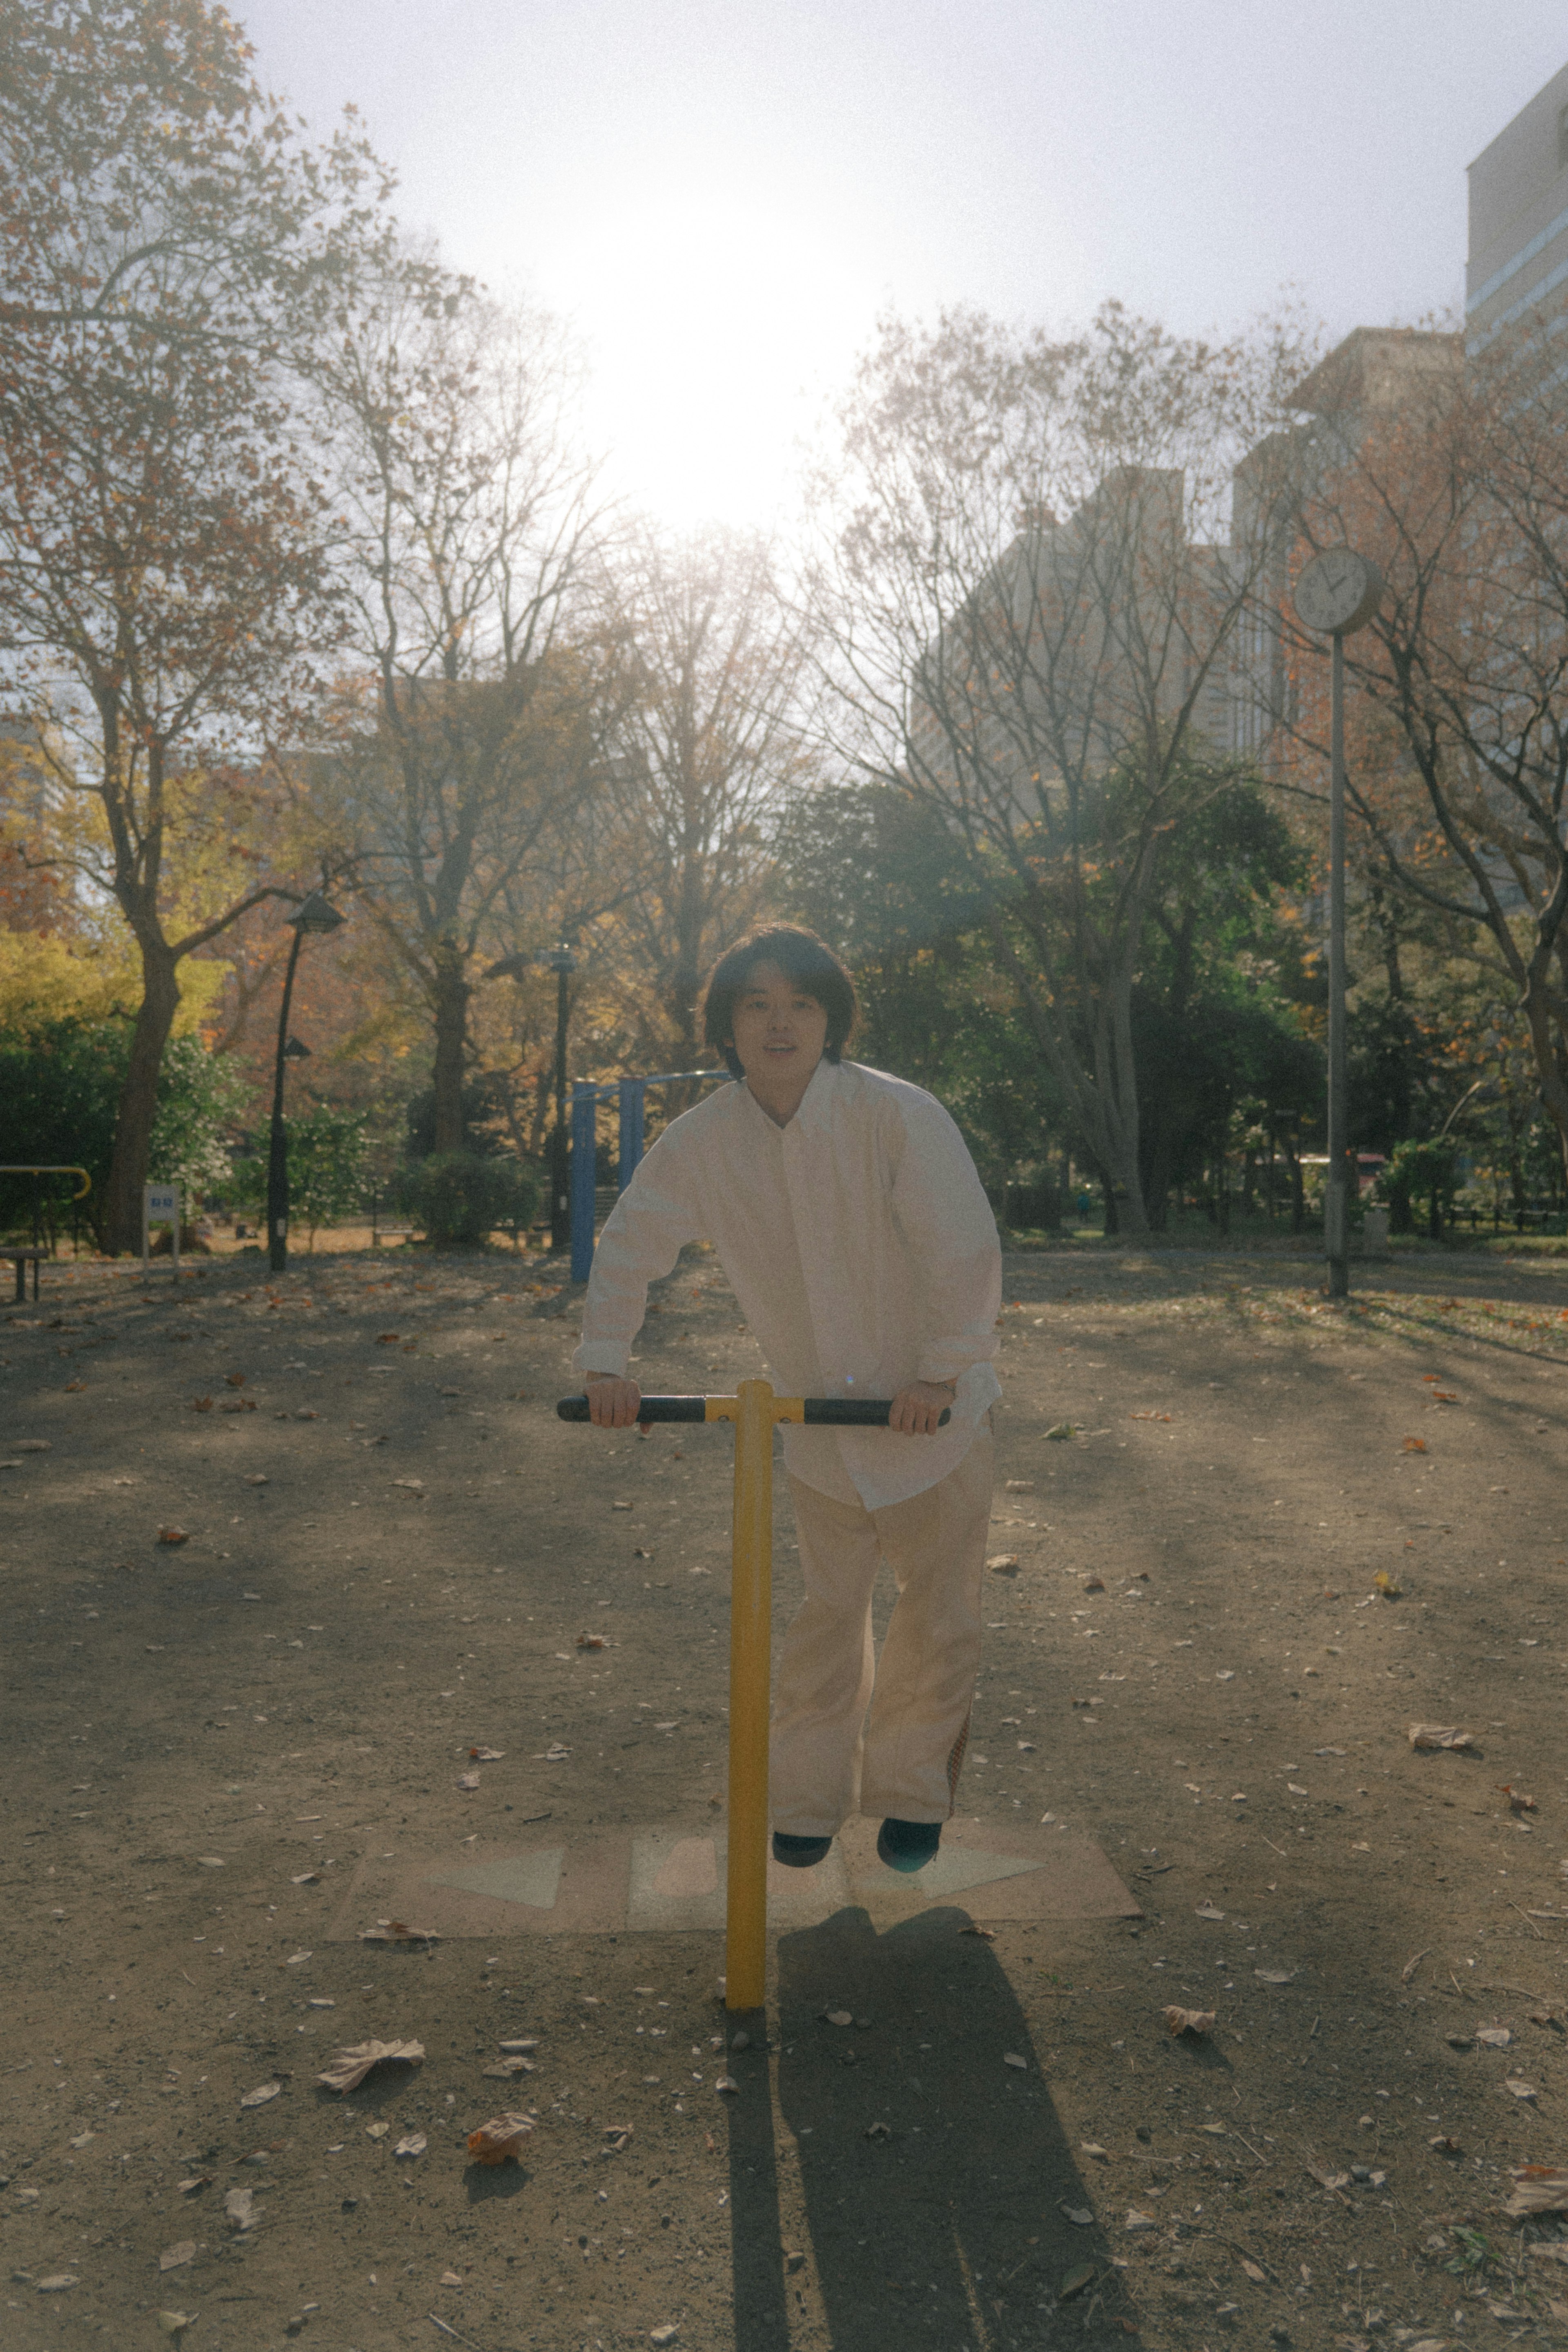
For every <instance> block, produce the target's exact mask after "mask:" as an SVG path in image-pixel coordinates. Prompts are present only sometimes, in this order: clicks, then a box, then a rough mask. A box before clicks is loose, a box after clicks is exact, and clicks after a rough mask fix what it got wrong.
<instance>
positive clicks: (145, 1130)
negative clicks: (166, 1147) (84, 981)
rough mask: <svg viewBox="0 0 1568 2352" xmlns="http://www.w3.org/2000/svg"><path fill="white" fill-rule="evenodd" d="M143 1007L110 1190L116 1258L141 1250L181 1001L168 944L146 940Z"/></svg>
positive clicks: (111, 1246) (107, 1211) (108, 1240)
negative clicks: (165, 1075) (167, 1060)
mask: <svg viewBox="0 0 1568 2352" xmlns="http://www.w3.org/2000/svg"><path fill="white" fill-rule="evenodd" d="M179 1002H180V983H179V982H178V980H177V979H176V977H175V958H174V957H173V956H172V954H171V953H170V951H169V950H168V949H167V948H166V947H165V946H164V944H163V942H162V940H149V939H145V938H144V939H143V940H141V1005H140V1006H139V1008H138V1010H137V1014H136V1026H135V1028H134V1030H133V1031H132V1032H131V1062H130V1066H129V1067H128V1068H127V1070H126V1073H125V1084H124V1086H123V1087H121V1088H120V1111H119V1116H118V1117H117V1118H116V1120H115V1126H114V1150H113V1152H112V1153H111V1155H110V1162H109V1179H108V1181H107V1183H106V1185H105V1187H104V1195H105V1200H104V1242H105V1245H106V1247H107V1248H108V1251H109V1254H110V1256H111V1257H120V1256H121V1255H123V1254H124V1253H126V1252H127V1251H129V1252H131V1253H132V1254H134V1253H135V1252H137V1251H139V1250H140V1249H141V1187H142V1186H143V1185H144V1184H145V1183H146V1181H147V1167H148V1158H149V1153H150V1151H151V1149H152V1121H153V1118H154V1117H155V1116H156V1113H157V1109H158V1073H159V1071H160V1069H161V1068H162V1063H163V1048H164V1046H165V1045H167V1044H168V1042H169V1031H170V1029H171V1028H172V1025H173V1020H174V1013H175V1011H176V1008H177V1007H178V1005H179Z"/></svg>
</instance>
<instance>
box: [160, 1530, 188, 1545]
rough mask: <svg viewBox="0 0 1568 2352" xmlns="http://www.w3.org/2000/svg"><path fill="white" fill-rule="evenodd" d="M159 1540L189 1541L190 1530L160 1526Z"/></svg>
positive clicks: (170, 1541) (171, 1541)
mask: <svg viewBox="0 0 1568 2352" xmlns="http://www.w3.org/2000/svg"><path fill="white" fill-rule="evenodd" d="M158 1540H159V1542H160V1543H161V1544H183V1543H189V1542H190V1540H191V1535H190V1530H189V1528H159V1530H158Z"/></svg>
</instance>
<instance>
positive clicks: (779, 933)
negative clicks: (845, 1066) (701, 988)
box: [703, 923, 860, 1078]
mask: <svg viewBox="0 0 1568 2352" xmlns="http://www.w3.org/2000/svg"><path fill="white" fill-rule="evenodd" d="M759 963H772V964H777V965H778V967H779V971H781V972H782V973H783V974H784V976H785V978H786V979H787V980H792V981H793V982H794V983H795V985H796V987H797V988H799V989H800V990H801V991H802V992H803V993H804V994H805V995H807V996H811V997H815V999H816V1001H817V1003H819V1004H820V1005H821V1008H822V1010H823V1012H824V1013H826V1014H827V1016H828V1036H827V1043H826V1044H825V1045H824V1046H823V1048H822V1059H823V1060H824V1061H825V1062H836V1061H838V1060H839V1059H840V1057H841V1055H842V1053H843V1050H844V1047H845V1046H846V1045H848V1044H849V1041H850V1039H851V1037H852V1035H853V1034H854V1025H855V1022H856V1020H857V1018H858V1017H859V1013H860V1005H859V1003H858V1001H857V1000H856V996H855V984H854V982H853V981H852V979H851V978H850V976H849V973H848V972H847V971H845V970H844V968H843V965H842V964H841V962H840V961H839V960H838V957H837V956H836V955H835V954H834V953H833V951H832V950H831V948H830V947H826V946H824V944H823V942H822V941H821V940H820V939H818V938H817V936H816V934H815V932H813V931H803V930H800V929H799V928H798V927H797V926H796V925H795V924H793V923H769V924H767V925H765V926H763V927H762V928H761V929H758V930H755V931H751V932H749V933H748V934H747V937H746V938H745V939H743V940H740V941H738V943H737V945H736V946H735V947H732V948H731V949H730V950H729V953H728V954H727V955H723V956H720V958H719V960H718V961H717V963H716V964H715V966H714V968H713V970H712V971H711V972H710V973H709V974H708V983H707V988H706V992H705V994H704V997H703V1036H704V1037H705V1039H706V1042H707V1043H708V1045H712V1046H715V1047H716V1049H717V1050H718V1052H719V1053H721V1054H722V1055H724V1058H725V1061H726V1062H727V1065H728V1066H729V1069H730V1071H731V1074H732V1075H733V1076H736V1077H737V1078H738V1077H743V1076H745V1072H744V1071H743V1070H742V1068H741V1066H740V1056H739V1055H738V1054H737V1052H736V1050H735V1000H736V998H737V996H739V995H741V994H742V993H743V992H744V991H745V989H746V987H747V983H748V982H749V981H750V978H751V975H752V973H753V972H754V971H756V969H757V967H758V964H759Z"/></svg>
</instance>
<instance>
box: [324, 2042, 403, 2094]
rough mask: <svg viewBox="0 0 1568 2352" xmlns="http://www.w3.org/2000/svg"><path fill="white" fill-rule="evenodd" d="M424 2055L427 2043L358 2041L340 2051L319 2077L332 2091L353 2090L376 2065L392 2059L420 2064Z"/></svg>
mask: <svg viewBox="0 0 1568 2352" xmlns="http://www.w3.org/2000/svg"><path fill="white" fill-rule="evenodd" d="M423 2056H424V2044H423V2042H355V2043H354V2044H353V2046H352V2047H351V2048H350V2049H348V2050H340V2051H339V2053H338V2054H337V2056H336V2057H335V2058H334V2059H333V2061H332V2063H331V2064H330V2065H329V2067H327V2068H326V2070H325V2071H324V2072H323V2073H322V2074H318V2075H317V2077H316V2080H317V2081H318V2082H319V2083H324V2084H326V2086H327V2088H328V2089H329V2091H351V2090H353V2089H355V2088H356V2086H357V2085H358V2084H361V2083H362V2082H363V2081H364V2079H365V2076H366V2075H367V2074H369V2073H370V2071H371V2067H372V2066H380V2065H382V2064H383V2063H390V2062H392V2061H395V2062H396V2063H398V2064H400V2065H403V2066H417V2065H418V2064H419V2063H420V2062H421V2060H422V2059H423Z"/></svg>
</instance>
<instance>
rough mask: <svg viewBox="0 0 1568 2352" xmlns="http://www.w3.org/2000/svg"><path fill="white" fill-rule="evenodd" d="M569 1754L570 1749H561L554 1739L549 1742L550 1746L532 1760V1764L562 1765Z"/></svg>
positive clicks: (557, 1741)
mask: <svg viewBox="0 0 1568 2352" xmlns="http://www.w3.org/2000/svg"><path fill="white" fill-rule="evenodd" d="M570 1754H571V1750H570V1748H563V1747H562V1746H561V1744H560V1742H559V1739H556V1740H552V1741H551V1743H550V1745H549V1747H548V1748H546V1749H545V1750H544V1751H543V1753H542V1754H541V1755H538V1756H536V1757H535V1758H534V1762H535V1763H536V1764H564V1763H565V1762H566V1759H567V1758H568V1757H569V1756H570Z"/></svg>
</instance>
